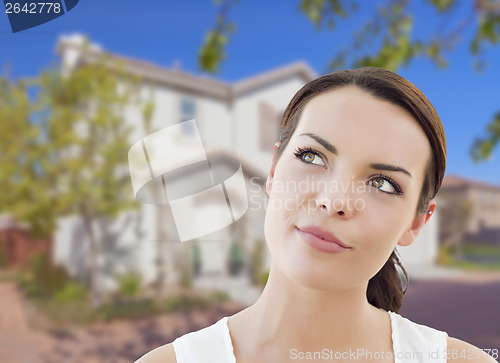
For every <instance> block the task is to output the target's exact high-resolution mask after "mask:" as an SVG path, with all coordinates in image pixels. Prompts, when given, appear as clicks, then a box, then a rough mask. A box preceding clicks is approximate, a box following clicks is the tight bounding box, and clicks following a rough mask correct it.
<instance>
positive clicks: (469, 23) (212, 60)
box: [198, 0, 500, 161]
mask: <svg viewBox="0 0 500 363" xmlns="http://www.w3.org/2000/svg"><path fill="white" fill-rule="evenodd" d="M240 1H241V0H215V1H214V3H215V5H216V7H217V10H216V13H217V14H216V20H215V24H214V26H213V28H212V29H210V30H209V31H208V32H207V34H206V36H205V40H204V42H203V45H202V46H201V49H200V51H199V55H198V63H199V66H200V68H201V69H202V70H204V71H207V72H210V73H216V72H217V71H218V70H219V67H220V64H221V63H222V62H223V61H224V60H226V58H227V54H226V47H227V45H228V43H229V40H230V38H231V36H232V34H233V33H234V32H235V31H236V24H235V22H234V21H232V20H231V10H232V9H233V8H234V7H235V6H237V4H238V3H239V2H240ZM367 3H370V4H367ZM415 3H416V2H412V1H409V0H381V1H376V2H367V1H361V0H299V1H298V3H290V5H289V6H297V5H298V9H299V11H300V12H301V13H302V14H303V15H304V16H305V17H307V18H308V19H309V20H310V21H311V23H312V25H313V26H314V27H316V29H318V30H321V29H323V28H328V29H329V30H331V31H335V30H336V29H337V28H338V24H339V22H341V21H349V20H350V21H353V19H354V18H355V16H356V14H357V13H358V10H359V8H360V7H361V6H363V7H370V9H373V13H372V14H371V16H370V18H369V20H367V21H366V22H365V23H363V24H361V25H360V26H359V28H358V30H357V31H356V32H355V33H354V34H353V35H352V36H350V38H347V39H348V40H349V45H348V46H346V47H345V48H343V49H341V50H340V51H338V53H337V54H332V59H331V60H330V61H329V62H328V67H327V68H328V69H329V70H331V71H333V70H336V69H339V68H344V67H348V68H350V67H362V66H374V67H383V68H386V69H390V70H392V71H397V70H398V69H399V68H400V67H402V66H407V65H408V64H409V63H410V61H411V60H413V59H415V58H417V57H426V58H429V59H431V60H432V61H433V62H435V63H436V64H437V66H439V67H446V66H447V64H448V60H447V58H448V55H449V54H450V53H451V52H452V51H453V49H454V48H455V47H456V46H457V45H458V44H460V43H461V42H468V45H469V49H470V53H471V55H472V59H473V65H474V67H475V68H476V69H477V70H481V69H483V68H484V67H485V65H486V57H485V55H484V54H485V53H484V50H485V49H486V48H488V46H494V45H497V44H498V42H499V40H500V2H498V1H496V0H470V1H466V2H462V3H460V2H459V1H457V0H425V1H423V2H420V3H419V4H422V3H423V4H427V5H428V6H429V11H433V12H436V13H437V14H438V15H439V17H440V18H441V19H442V20H443V24H444V25H446V26H442V27H439V28H436V30H435V31H434V32H428V31H424V32H419V30H427V29H428V26H429V24H428V22H427V21H425V20H426V19H416V15H415V14H414V13H413V12H412V5H415ZM374 4H375V6H374ZM463 4H466V5H467V6H468V10H467V12H464V13H463V14H462V13H459V14H458V16H457V12H456V11H455V10H456V9H457V7H458V6H459V5H463ZM370 5H371V6H370ZM262 8H263V9H262V11H265V6H264V5H263V6H262ZM417 20H420V21H417ZM471 30H472V36H469V35H468V34H469V32H470V31H471ZM417 32H418V34H426V35H424V36H422V37H419V36H417ZM343 36H344V37H345V36H346V34H344V33H343ZM499 140H500V112H499V113H498V114H497V116H496V117H495V118H494V120H492V121H491V123H490V125H489V126H488V128H487V134H486V136H484V137H483V138H480V139H477V140H476V141H475V142H474V144H473V145H472V147H471V155H472V157H473V158H474V160H477V161H478V160H484V159H486V158H488V156H489V155H491V152H492V150H493V149H494V147H495V146H496V145H497V144H498V142H499Z"/></svg>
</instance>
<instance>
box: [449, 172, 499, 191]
mask: <svg viewBox="0 0 500 363" xmlns="http://www.w3.org/2000/svg"><path fill="white" fill-rule="evenodd" d="M468 188H474V189H483V190H491V191H496V192H500V185H495V184H489V183H485V182H482V181H478V180H472V179H467V178H464V177H461V176H457V175H446V176H445V177H444V179H443V183H442V185H441V189H468Z"/></svg>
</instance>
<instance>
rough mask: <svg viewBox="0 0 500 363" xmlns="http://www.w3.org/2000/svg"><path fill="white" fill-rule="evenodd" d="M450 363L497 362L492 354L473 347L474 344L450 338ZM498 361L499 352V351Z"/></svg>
mask: <svg viewBox="0 0 500 363" xmlns="http://www.w3.org/2000/svg"><path fill="white" fill-rule="evenodd" d="M447 343H448V349H447V353H448V362H455V363H471V362H475V363H495V362H497V361H496V360H495V359H493V357H492V356H491V355H490V354H493V352H489V353H490V354H488V353H487V352H486V351H485V350H483V349H480V348H478V347H475V346H473V345H472V344H469V343H466V342H464V341H463V340H460V339H456V338H451V337H448V340H447ZM496 353H497V356H496V358H497V359H498V350H497V352H496Z"/></svg>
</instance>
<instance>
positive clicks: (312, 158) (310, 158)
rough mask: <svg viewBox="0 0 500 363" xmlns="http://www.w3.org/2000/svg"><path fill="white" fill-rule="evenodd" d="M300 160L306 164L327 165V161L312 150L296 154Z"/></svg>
mask: <svg viewBox="0 0 500 363" xmlns="http://www.w3.org/2000/svg"><path fill="white" fill-rule="evenodd" d="M295 156H297V158H299V160H300V161H302V162H304V163H306V164H315V165H320V166H325V162H324V161H323V159H322V158H321V156H319V155H318V154H316V153H314V152H312V151H302V152H298V153H296V154H295Z"/></svg>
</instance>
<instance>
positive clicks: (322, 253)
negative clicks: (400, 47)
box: [139, 68, 494, 363]
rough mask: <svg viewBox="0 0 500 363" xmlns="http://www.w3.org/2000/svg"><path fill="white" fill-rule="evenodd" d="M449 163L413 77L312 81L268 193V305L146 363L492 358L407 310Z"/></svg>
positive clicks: (358, 74)
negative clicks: (406, 277) (414, 265)
mask: <svg viewBox="0 0 500 363" xmlns="http://www.w3.org/2000/svg"><path fill="white" fill-rule="evenodd" d="M445 164H446V145H445V136H444V130H443V127H442V124H441V121H440V119H439V116H438V115H437V113H436V111H435V109H434V108H433V106H432V105H431V103H430V102H429V101H428V100H427V98H426V97H425V96H424V95H423V94H422V92H421V91H420V90H418V89H417V88H416V87H415V86H414V85H413V84H411V83H410V82H408V81H407V80H405V79H404V78H402V77H400V76H398V75H396V74H394V73H392V72H389V71H387V70H384V69H380V68H364V69H358V70H344V71H339V72H335V73H332V74H329V75H326V76H323V77H320V78H318V79H316V80H313V81H312V82H310V83H308V84H306V85H305V86H304V87H303V88H302V89H301V90H299V92H297V94H296V95H295V96H294V98H293V99H292V101H291V102H290V104H289V105H288V107H287V109H286V110H285V113H284V116H283V119H282V122H281V129H280V141H279V142H278V143H277V144H276V145H275V149H274V157H273V163H272V166H271V170H270V172H269V176H268V180H267V184H266V190H267V193H268V195H269V205H268V208H267V214H266V221H265V236H266V240H267V243H268V246H269V248H270V251H271V254H272V256H273V262H272V266H271V271H270V275H269V280H268V282H267V284H266V287H265V289H264V291H263V293H262V296H261V297H260V298H259V300H258V301H257V302H256V303H255V304H253V305H252V306H250V307H248V308H247V309H245V310H243V311H241V312H239V313H238V314H235V315H233V316H231V317H229V318H224V319H222V320H220V321H219V322H217V323H216V324H214V325H212V326H211V327H208V328H205V329H203V330H200V331H198V332H195V333H190V334H187V335H185V336H183V337H181V338H179V339H177V340H175V341H174V343H171V344H168V345H165V346H163V347H160V348H158V349H156V350H154V351H152V352H150V353H148V354H147V355H145V356H144V357H142V358H141V359H140V360H139V362H141V363H149V362H178V363H192V362H216V363H223V362H238V363H247V362H252V363H254V362H273V363H274V362H289V361H296V360H299V361H300V360H307V361H313V360H316V361H325V360H327V361H328V360H332V361H335V360H336V361H350V360H352V361H382V362H446V361H447V360H448V361H450V362H461V361H464V362H465V361H466V362H470V361H471V360H473V361H476V362H494V360H493V359H492V358H491V357H490V356H488V355H487V354H486V353H484V352H482V351H480V350H479V349H478V348H475V347H473V346H472V345H470V344H467V343H465V342H462V341H460V340H457V339H453V338H450V337H448V336H447V334H446V333H444V332H439V331H437V330H434V329H432V328H428V327H425V326H421V325H417V324H415V323H413V322H410V321H409V320H407V319H404V318H402V317H401V316H400V315H398V314H397V312H398V311H399V308H400V306H401V303H402V298H403V291H402V287H401V281H400V279H399V275H398V273H397V270H396V265H400V262H399V260H398V258H397V256H396V254H395V247H396V245H400V246H407V245H409V244H411V243H412V242H413V241H414V240H415V238H416V237H417V235H418V234H419V232H420V231H421V229H422V227H423V226H424V225H425V223H427V221H428V220H429V218H430V217H431V216H432V213H433V211H434V210H435V208H436V202H435V200H434V199H433V198H434V196H435V195H436V193H437V191H438V189H439V187H440V185H441V181H442V179H443V175H444V171H445ZM304 183H305V185H307V187H306V188H304ZM298 186H301V187H300V188H298ZM403 271H404V269H403Z"/></svg>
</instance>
